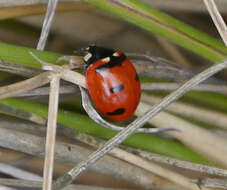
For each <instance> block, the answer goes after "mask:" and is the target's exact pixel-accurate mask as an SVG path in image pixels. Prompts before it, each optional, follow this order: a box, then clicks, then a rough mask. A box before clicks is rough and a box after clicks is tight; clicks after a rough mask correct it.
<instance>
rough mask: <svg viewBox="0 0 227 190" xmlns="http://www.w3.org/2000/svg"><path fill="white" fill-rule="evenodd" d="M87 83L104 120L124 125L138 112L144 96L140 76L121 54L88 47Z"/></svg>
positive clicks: (86, 54)
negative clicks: (123, 123)
mask: <svg viewBox="0 0 227 190" xmlns="http://www.w3.org/2000/svg"><path fill="white" fill-rule="evenodd" d="M84 55H85V56H84V62H85V63H86V66H87V69H86V83H87V87H88V90H89V93H90V96H91V98H92V100H93V102H94V104H95V106H96V107H97V109H98V110H99V111H100V112H101V113H102V115H104V116H105V117H107V118H109V119H111V120H113V121H117V122H124V121H126V120H128V119H129V118H130V117H131V116H132V115H133V113H134V111H135V110H136V108H137V106H138V104H139V101H140V95H141V88H140V82H139V78H138V75H137V73H136V70H135V68H134V66H133V65H132V63H131V62H130V60H129V59H128V58H127V57H126V56H125V54H124V53H122V52H121V51H114V50H112V49H107V48H103V47H98V46H89V47H88V48H86V50H85V51H84Z"/></svg>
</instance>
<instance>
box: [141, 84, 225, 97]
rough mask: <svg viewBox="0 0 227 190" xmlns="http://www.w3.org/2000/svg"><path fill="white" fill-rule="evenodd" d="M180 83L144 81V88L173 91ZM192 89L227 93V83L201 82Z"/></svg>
mask: <svg viewBox="0 0 227 190" xmlns="http://www.w3.org/2000/svg"><path fill="white" fill-rule="evenodd" d="M180 85H181V84H180V83H172V82H171V83H170V82H168V83H162V82H157V83H156V82H152V83H143V84H142V90H150V91H173V90H176V89H177V88H179V87H180ZM192 90H195V91H201V92H216V93H221V94H227V86H226V85H214V84H200V85H198V86H195V87H194V88H193V89H192Z"/></svg>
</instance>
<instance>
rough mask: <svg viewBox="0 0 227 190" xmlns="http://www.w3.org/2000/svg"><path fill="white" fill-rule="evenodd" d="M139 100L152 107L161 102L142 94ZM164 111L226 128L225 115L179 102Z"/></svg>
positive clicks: (156, 98) (226, 118)
mask: <svg viewBox="0 0 227 190" xmlns="http://www.w3.org/2000/svg"><path fill="white" fill-rule="evenodd" d="M141 100H143V101H145V102H148V103H149V104H151V105H153V104H157V103H159V102H160V101H161V98H159V97H157V96H153V95H148V94H145V93H143V94H142V97H141ZM166 110H168V111H170V112H172V113H176V114H180V115H183V116H186V117H188V118H194V119H196V120H199V121H204V122H206V123H209V124H212V125H214V126H218V127H221V128H223V129H226V128H227V117H226V114H224V113H221V112H217V111H213V110H208V109H204V108H201V107H196V106H193V105H189V104H186V103H181V102H174V103H173V104H171V105H169V106H168V107H167V108H166Z"/></svg>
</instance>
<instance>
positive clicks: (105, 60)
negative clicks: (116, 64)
mask: <svg viewBox="0 0 227 190" xmlns="http://www.w3.org/2000/svg"><path fill="white" fill-rule="evenodd" d="M109 61H110V57H106V58H104V59H102V62H104V63H108V62H109Z"/></svg>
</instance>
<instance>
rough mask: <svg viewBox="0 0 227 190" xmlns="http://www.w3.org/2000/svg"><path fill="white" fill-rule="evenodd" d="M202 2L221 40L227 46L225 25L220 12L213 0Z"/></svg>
mask: <svg viewBox="0 0 227 190" xmlns="http://www.w3.org/2000/svg"><path fill="white" fill-rule="evenodd" d="M203 2H204V4H205V5H206V7H207V9H208V11H209V13H210V16H211V18H212V19H213V22H214V24H215V26H216V28H217V30H218V32H219V34H220V36H221V38H222V40H223V42H224V43H225V45H226V46H227V26H226V24H225V21H224V20H223V18H222V16H221V14H220V13H219V11H218V8H217V6H216V4H215V2H214V0H203Z"/></svg>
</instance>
